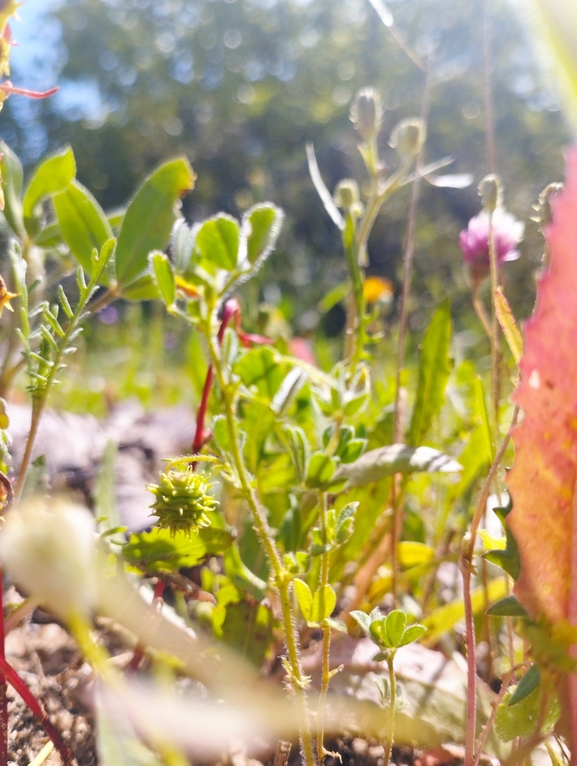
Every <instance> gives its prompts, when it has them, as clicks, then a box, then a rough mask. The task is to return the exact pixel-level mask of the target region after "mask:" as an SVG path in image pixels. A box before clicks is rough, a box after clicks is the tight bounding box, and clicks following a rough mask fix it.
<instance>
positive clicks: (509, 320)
mask: <svg viewBox="0 0 577 766" xmlns="http://www.w3.org/2000/svg"><path fill="white" fill-rule="evenodd" d="M495 313H496V314H497V319H498V320H499V324H500V325H501V329H502V330H503V335H504V336H505V340H506V341H507V343H508V345H509V348H510V349H511V353H512V354H513V359H514V360H515V364H517V365H519V362H520V361H521V357H522V356H523V336H522V335H521V330H520V329H519V326H518V325H517V322H516V320H515V316H514V314H513V312H512V311H511V307H510V306H509V302H508V300H507V298H505V294H504V293H503V290H502V289H501V288H500V287H498V288H497V289H496V290H495Z"/></svg>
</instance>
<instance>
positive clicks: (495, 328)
mask: <svg viewBox="0 0 577 766" xmlns="http://www.w3.org/2000/svg"><path fill="white" fill-rule="evenodd" d="M488 213H489V258H490V264H491V415H492V421H493V443H494V445H495V449H497V441H498V438H499V399H500V390H501V384H500V377H501V376H500V369H499V368H500V364H501V337H500V328H499V319H498V318H497V311H496V310H495V294H496V292H497V288H498V287H499V263H498V261H497V250H496V247H495V230H494V227H493V212H492V211H491V210H489V211H488Z"/></svg>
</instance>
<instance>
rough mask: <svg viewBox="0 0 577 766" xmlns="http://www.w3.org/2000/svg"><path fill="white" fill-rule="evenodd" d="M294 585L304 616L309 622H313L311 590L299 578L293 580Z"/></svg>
mask: <svg viewBox="0 0 577 766" xmlns="http://www.w3.org/2000/svg"><path fill="white" fill-rule="evenodd" d="M293 585H294V589H295V595H296V597H297V601H298V603H299V606H300V610H301V612H302V615H303V617H304V618H305V620H306V621H307V622H311V619H312V609H313V596H312V593H311V589H310V588H309V586H308V585H307V584H306V582H304V580H299V579H298V577H297V578H295V579H294V580H293Z"/></svg>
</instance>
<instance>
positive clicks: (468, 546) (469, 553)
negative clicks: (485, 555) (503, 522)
mask: <svg viewBox="0 0 577 766" xmlns="http://www.w3.org/2000/svg"><path fill="white" fill-rule="evenodd" d="M518 416H519V407H515V410H514V412H513V417H512V419H511V424H510V426H509V430H508V431H507V434H506V435H505V438H504V439H503V442H502V444H501V446H500V447H499V450H498V451H497V454H496V455H495V459H494V460H493V464H492V465H491V468H490V470H489V473H488V475H487V478H486V479H485V483H484V484H483V487H482V489H481V493H480V495H479V499H478V501H477V507H476V509H475V515H474V516H473V521H472V522H471V528H470V531H469V536H468V538H467V539H465V540H463V546H462V550H461V557H460V560H459V569H460V571H461V575H462V578H463V602H464V605H465V643H466V647H467V718H466V724H465V766H473V764H474V762H475V735H476V726H475V725H476V721H477V668H476V661H475V660H476V656H475V621H474V618H473V603H472V597H471V578H472V571H473V555H474V552H475V538H476V537H477V532H478V530H479V525H480V523H481V519H482V518H483V515H484V513H485V509H486V506H487V499H488V497H489V492H490V491H491V484H492V482H493V479H494V478H495V476H496V474H497V469H498V468H499V464H500V462H501V460H502V459H503V455H504V454H505V450H506V449H507V445H508V444H509V439H510V438H511V433H512V431H513V428H514V427H515V425H516V423H517V417H518Z"/></svg>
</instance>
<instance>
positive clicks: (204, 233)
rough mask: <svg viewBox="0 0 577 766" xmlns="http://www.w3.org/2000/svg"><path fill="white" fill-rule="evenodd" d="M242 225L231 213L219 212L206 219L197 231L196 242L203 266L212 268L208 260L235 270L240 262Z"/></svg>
mask: <svg viewBox="0 0 577 766" xmlns="http://www.w3.org/2000/svg"><path fill="white" fill-rule="evenodd" d="M239 244H240V227H239V225H238V221H236V220H235V219H234V218H232V217H231V216H229V215H225V214H224V213H219V215H217V216H215V217H214V218H210V219H209V220H208V221H205V222H204V223H203V224H202V225H201V226H200V227H199V229H198V230H197V232H196V241H195V244H194V248H195V252H196V253H197V254H198V262H199V266H200V267H201V268H207V270H209V271H210V270H211V269H210V266H207V265H206V261H208V262H209V264H211V265H213V266H217V267H218V268H220V269H226V271H233V270H234V269H235V268H236V264H237V262H238V249H239Z"/></svg>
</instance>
